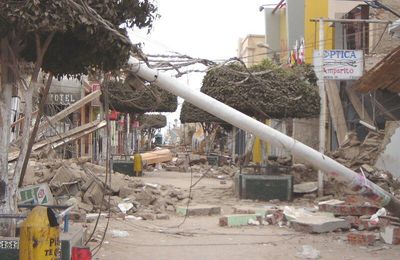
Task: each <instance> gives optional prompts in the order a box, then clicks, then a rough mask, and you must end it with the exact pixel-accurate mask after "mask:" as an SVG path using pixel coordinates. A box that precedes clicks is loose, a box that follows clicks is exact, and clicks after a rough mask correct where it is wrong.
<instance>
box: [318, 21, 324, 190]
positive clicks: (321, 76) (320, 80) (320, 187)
mask: <svg viewBox="0 0 400 260" xmlns="http://www.w3.org/2000/svg"><path fill="white" fill-rule="evenodd" d="M324 44H325V31H324V20H323V19H322V18H321V19H320V20H319V48H318V49H319V55H318V59H321V60H320V61H319V64H320V66H319V67H317V68H316V69H317V73H316V74H317V77H318V82H317V84H318V88H319V97H320V102H321V109H320V114H319V151H320V153H322V154H323V153H325V137H326V128H325V127H326V94H325V81H324ZM318 196H319V197H322V196H324V173H323V172H322V170H321V169H320V170H318Z"/></svg>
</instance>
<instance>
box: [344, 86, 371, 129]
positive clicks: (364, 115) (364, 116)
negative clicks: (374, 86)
mask: <svg viewBox="0 0 400 260" xmlns="http://www.w3.org/2000/svg"><path fill="white" fill-rule="evenodd" d="M346 93H347V96H348V97H349V99H350V102H351V104H352V105H353V107H354V109H355V110H356V112H357V114H358V116H359V117H360V119H361V120H362V121H364V122H366V123H368V124H370V125H372V126H374V125H375V124H374V122H373V121H372V118H371V117H370V115H369V114H368V112H367V111H366V110H365V109H363V105H362V104H361V101H360V99H359V98H358V97H357V94H356V92H355V91H354V89H353V87H352V86H346Z"/></svg>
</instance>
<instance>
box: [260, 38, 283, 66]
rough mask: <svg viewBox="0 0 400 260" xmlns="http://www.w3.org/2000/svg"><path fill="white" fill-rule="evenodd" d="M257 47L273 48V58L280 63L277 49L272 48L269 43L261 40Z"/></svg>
mask: <svg viewBox="0 0 400 260" xmlns="http://www.w3.org/2000/svg"><path fill="white" fill-rule="evenodd" d="M257 47H259V48H265V49H267V50H271V51H272V56H273V57H272V60H273V61H275V62H276V63H279V58H278V55H277V54H276V51H275V50H274V49H272V48H271V47H270V46H269V45H268V44H267V43H265V42H259V43H257ZM267 56H268V52H267Z"/></svg>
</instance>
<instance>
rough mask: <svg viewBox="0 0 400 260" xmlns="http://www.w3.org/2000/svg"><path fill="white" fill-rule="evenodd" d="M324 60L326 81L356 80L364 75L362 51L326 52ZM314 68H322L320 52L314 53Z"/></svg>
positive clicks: (323, 67)
mask: <svg viewBox="0 0 400 260" xmlns="http://www.w3.org/2000/svg"><path fill="white" fill-rule="evenodd" d="M322 60H323V66H322V69H323V72H324V78H325V79H338V80H355V79H358V78H360V77H362V75H363V70H364V66H363V51H361V50H325V51H324V54H323V59H322ZM314 66H315V67H316V69H318V68H321V58H320V55H319V51H315V52H314Z"/></svg>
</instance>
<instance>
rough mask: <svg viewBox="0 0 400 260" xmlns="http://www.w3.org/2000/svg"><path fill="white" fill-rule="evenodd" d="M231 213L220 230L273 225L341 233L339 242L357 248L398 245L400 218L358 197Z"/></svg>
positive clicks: (349, 196)
mask: <svg viewBox="0 0 400 260" xmlns="http://www.w3.org/2000/svg"><path fill="white" fill-rule="evenodd" d="M233 213H234V215H224V216H222V217H221V218H220V219H219V224H220V226H242V225H257V226H258V225H276V226H279V227H288V228H292V229H294V230H295V231H298V232H305V233H313V234H320V233H329V232H342V234H343V235H344V236H343V237H342V239H343V240H344V241H347V243H349V244H350V245H356V246H373V245H377V244H379V243H382V242H383V243H386V244H400V218H398V217H394V216H391V215H390V213H389V212H387V211H386V209H385V208H379V207H378V206H377V205H376V204H374V202H373V201H369V200H367V199H366V198H365V197H363V196H360V195H348V196H346V197H345V200H343V201H342V200H337V199H330V200H325V201H321V202H318V203H316V204H314V205H308V207H304V205H302V206H293V205H292V206H289V205H282V206H278V205H267V206H263V207H236V206H235V207H233ZM379 241H381V242H379Z"/></svg>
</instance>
